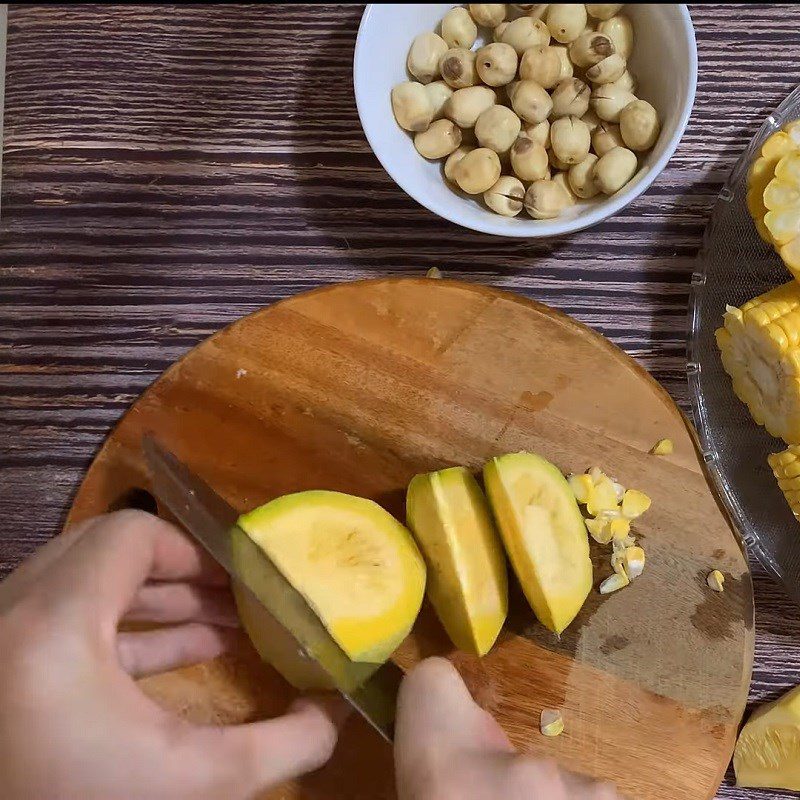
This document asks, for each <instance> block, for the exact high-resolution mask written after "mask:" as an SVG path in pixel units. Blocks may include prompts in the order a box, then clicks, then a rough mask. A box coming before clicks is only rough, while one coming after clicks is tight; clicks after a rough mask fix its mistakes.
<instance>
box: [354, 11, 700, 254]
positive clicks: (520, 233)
mask: <svg viewBox="0 0 800 800" xmlns="http://www.w3.org/2000/svg"><path fill="white" fill-rule="evenodd" d="M376 5H384V4H383V3H368V4H367V5H366V7H365V8H364V13H363V14H362V15H361V22H360V23H359V26H358V33H357V35H356V43H355V50H354V55H353V92H354V94H355V100H356V109H357V111H358V118H359V120H360V122H361V128H362V130H363V131H364V135H365V137H366V139H367V143H368V144H369V146H370V149H371V150H372V152H373V153H374V154H375V157H376V158H377V159H378V161H379V162H380V164H381V166H382V167H383V169H384V170H385V171H386V172H387V174H388V175H389V177H390V178H391V179H392V180H393V181H394V182H395V183H396V184H397V185H398V186H399V187H400V188H401V189H402V190H403V191H404V192H405V193H406V194H407V195H408V196H409V197H411V198H412V199H413V200H415V201H416V202H417V203H419V204H420V205H421V206H423V208H427V209H428V211H430V212H432V213H433V214H436V215H437V216H439V217H442V218H443V219H446V220H448V221H449V222H452V223H454V224H455V225H460V226H461V227H463V228H468V229H471V230H474V231H478V232H480V233H488V234H492V235H494V236H505V237H510V238H521V239H541V238H548V237H554V236H563V235H565V234H569V233H575V232H576V231H580V230H584V229H585V228H590V227H592V226H593V225H597V224H598V223H600V222H602V221H603V220H605V219H608V218H609V217H611V216H613V215H614V214H616V213H617V212H618V211H620V210H621V209H623V208H624V207H625V206H627V205H628V204H629V203H632V202H633V201H634V200H636V198H637V197H639V196H640V195H641V194H643V193H644V192H646V191H647V190H648V189H649V188H650V186H651V185H652V183H653V181H654V180H655V179H656V178H657V177H658V176H659V175H660V174H661V172H663V170H664V167H666V165H667V163H668V162H669V160H670V159H671V158H672V156H673V155H674V153H675V150H676V149H677V147H678V144H679V142H680V140H681V139H682V138H683V134H684V132H685V130H686V126H687V125H688V123H689V117H690V116H691V113H692V109H693V107H694V101H695V95H696V92H697V37H696V35H695V30H694V23H693V22H692V17H691V15H690V13H689V9H688V6H687V5H686V4H685V3H676V4H675V5H676V6H677V8H678V12H679V14H680V19H681V21H682V23H683V24H682V25H681V33H682V35H683V36H684V39H685V41H686V44H687V46H688V50H689V65H688V67H689V72H688V79H687V84H688V85H687V89H688V91H687V95H686V101H685V103H684V105H683V108H682V109H681V113H680V117H679V119H678V124H677V125H676V127H675V130H674V132H673V134H672V136H671V137H670V139H669V140H668V141H667V143H666V147H665V148H664V150H663V152H662V153H661V155H660V156H659V157H658V158H657V159H656V161H655V163H653V164H652V165H651V166H650V168H649V169H648V170H647V171H646V172H645V173H644V174H643V175H642V176H641V178H640V179H639V180H638V181H637V182H636V184H635V185H634V186H632V187H631V188H630V189H628V190H627V191H624V190H623V191H622V192H618V193H617V194H615V195H612V196H611V197H610V198H608V199H607V200H606V201H605V202H603V203H598V204H597V206H596V207H595V208H591V207H589V209H588V210H587V211H586V212H584V213H581V214H579V215H578V216H577V217H574V218H573V219H567V220H561V221H559V220H558V219H556V220H526V221H524V222H523V223H522V224H521V225H505V226H504V224H505V223H506V222H507V220H506V219H505V218H504V219H502V220H500V219H498V220H493V219H492V218H491V217H490V216H489V215H488V214H487V216H486V219H485V221H484V220H480V221H477V222H472V221H470V222H466V221H464V220H461V219H456V218H455V217H456V214H455V213H453V212H452V211H451V207H450V206H449V204H447V203H442V202H439V201H438V200H431V199H423V198H422V197H420V196H419V193H417V192H416V191H415V190H414V189H413V187H412V185H411V182H410V181H409V180H408V179H407V178H406V177H405V175H404V173H403V172H402V171H401V170H399V169H397V168H395V167H393V166H392V164H391V163H388V160H387V159H385V157H384V154H382V153H381V152H380V150H379V148H378V147H377V146H376V143H375V140H374V133H375V132H374V131H371V130H370V126H369V125H368V124H367V122H366V120H365V114H364V113H362V108H363V107H366V101H367V98H366V97H365V95H364V90H363V88H361V82H360V80H359V74H360V73H361V72H362V71H363V66H362V61H363V58H364V55H363V53H364V43H363V42H364V40H363V36H362V34H363V33H364V30H365V28H366V26H367V25H368V24H369V20H370V17H371V16H372V13H373V10H374V8H375V6H376Z"/></svg>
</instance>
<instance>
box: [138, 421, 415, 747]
mask: <svg viewBox="0 0 800 800" xmlns="http://www.w3.org/2000/svg"><path fill="white" fill-rule="evenodd" d="M142 450H143V452H144V456H145V460H146V462H147V465H148V467H149V469H150V473H151V476H152V481H153V493H154V494H155V496H156V497H157V498H158V499H159V500H161V502H162V503H164V505H165V506H166V507H167V508H168V509H169V510H170V511H171V512H172V513H173V514H174V515H175V517H176V518H177V519H178V521H179V522H180V523H181V524H182V525H183V526H184V527H185V528H186V530H187V531H188V532H189V533H190V534H191V535H192V536H193V537H194V538H195V539H196V540H197V541H198V542H200V544H202V545H203V547H205V549H206V550H208V552H209V553H210V554H211V555H212V557H213V558H214V559H215V560H216V561H217V562H218V563H219V564H220V565H222V567H223V568H224V569H225V571H226V572H227V573H228V574H229V575H230V576H231V578H232V579H233V580H234V581H236V582H237V583H238V585H239V588H240V589H241V588H242V587H243V590H244V591H246V592H249V594H250V597H249V598H248V600H254V601H255V602H257V603H259V605H260V606H261V607H262V609H264V610H265V612H266V616H265V615H264V614H262V615H261V616H262V617H263V618H264V621H265V626H264V630H263V631H261V632H260V633H262V635H264V636H266V637H268V640H269V650H270V652H271V653H273V654H274V655H275V659H274V660H273V662H272V663H273V666H274V667H275V668H276V669H277V670H278V671H279V672H281V674H283V675H284V677H287V679H289V676H287V674H286V671H285V670H286V664H287V663H289V662H291V661H294V662H295V664H296V663H297V660H298V658H297V657H298V656H300V657H301V658H304V660H306V659H307V663H305V665H304V671H305V672H306V673H307V674H312V675H313V674H315V673H316V675H317V676H318V677H319V678H321V681H320V683H321V685H326V684H327V685H330V686H334V687H336V689H338V690H339V692H340V693H341V694H342V695H343V696H344V697H345V699H346V700H347V701H348V702H349V703H350V704H351V705H352V706H353V707H354V708H355V709H356V710H357V711H358V712H359V713H360V714H361V715H362V716H363V717H364V718H365V719H366V720H367V721H368V722H369V723H370V724H371V725H372V726H373V727H374V728H375V729H376V730H377V731H378V732H379V733H380V734H381V735H382V736H383V737H384V738H385V739H387V740H388V741H391V740H392V736H393V728H394V716H395V708H396V704H397V691H398V689H399V686H400V681H401V680H402V677H403V671H402V670H401V669H400V668H399V667H397V666H396V665H395V664H393V663H392V662H390V661H389V662H386V663H385V664H383V665H382V666H380V667H377V665H375V664H364V663H358V662H355V661H351V660H350V658H349V657H348V656H347V654H346V653H345V652H344V651H343V650H342V649H341V648H340V647H339V645H338V644H337V643H336V641H335V640H334V639H333V637H332V636H331V635H330V633H328V631H327V629H326V628H325V626H324V625H323V624H322V622H321V621H320V619H319V617H318V616H317V615H316V614H315V613H314V611H313V610H312V609H311V607H310V606H309V605H308V603H307V602H306V600H305V598H304V597H303V596H302V595H301V594H300V593H299V592H298V591H297V590H296V589H295V588H294V587H293V586H292V585H291V584H290V583H289V582H288V581H287V580H286V578H284V577H283V575H282V574H281V573H280V571H279V570H278V568H277V567H276V566H275V565H274V564H273V563H272V561H271V560H270V559H269V557H268V556H267V555H266V553H264V551H263V550H262V549H261V548H260V547H258V545H256V544H255V542H253V541H252V540H251V539H250V537H249V536H248V535H247V534H246V533H245V532H244V531H243V530H242V529H241V528H239V527H238V526H237V525H236V521H237V519H238V518H239V514H238V513H237V512H236V510H235V509H234V508H232V507H231V506H230V505H229V504H228V503H227V502H226V501H225V500H224V499H223V498H222V497H220V496H219V495H218V494H217V493H216V492H215V491H214V490H213V489H212V488H211V487H210V486H209V485H208V484H207V483H205V482H204V481H203V480H202V479H201V478H199V477H198V476H197V475H194V474H193V473H192V472H191V471H190V470H189V468H188V467H187V466H186V465H185V464H183V463H182V462H181V461H179V460H178V459H177V458H176V457H175V456H174V455H173V454H172V453H170V452H169V451H168V450H166V449H165V448H164V447H162V446H161V445H160V444H159V443H158V442H157V441H156V440H155V438H154V437H153V436H152V435H150V434H145V435H144V436H143V437H142ZM234 540H235V542H234ZM234 545H235V549H236V554H235V557H234Z"/></svg>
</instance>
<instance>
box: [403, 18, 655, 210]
mask: <svg viewBox="0 0 800 800" xmlns="http://www.w3.org/2000/svg"><path fill="white" fill-rule="evenodd" d="M621 9H622V5H621V4H604V5H593V4H587V5H583V4H574V3H554V4H544V5H511V6H508V5H505V4H502V3H488V4H484V3H477V4H472V3H471V4H470V5H469V6H468V7H467V8H464V7H463V6H456V7H455V8H452V9H451V10H450V11H448V12H447V14H445V16H444V18H443V19H442V22H441V25H440V33H439V34H437V33H421V34H420V35H419V36H417V37H416V38H415V39H414V41H413V43H412V44H411V49H410V50H409V52H408V61H407V67H408V71H409V73H411V75H412V76H413V77H414V78H415V80H411V81H405V82H404V83H400V84H398V85H397V86H395V87H394V88H393V89H392V95H391V100H392V110H393V111H394V115H395V118H396V119H397V122H398V124H399V125H400V127H401V128H404V129H405V130H407V131H410V132H411V133H413V134H414V146H415V147H416V149H417V151H418V152H419V154H420V155H421V156H423V157H424V158H427V159H433V160H435V159H446V161H445V163H444V174H445V178H446V179H447V181H448V182H449V183H450V184H451V185H453V184H454V185H456V186H458V187H459V188H460V189H461V190H462V191H463V192H465V193H466V194H469V195H475V196H478V195H482V196H483V200H484V202H485V203H486V205H487V206H488V207H489V208H490V209H491V210H492V211H494V212H496V213H498V214H502V215H503V216H506V217H514V216H516V215H517V214H519V213H520V212H521V211H522V209H523V207H524V208H525V210H526V211H527V212H528V214H530V216H531V217H533V218H534V219H552V218H555V217H557V216H559V214H561V213H562V212H563V211H564V210H565V209H566V208H568V207H569V206H571V205H573V204H575V203H576V202H577V200H578V198H580V199H584V200H588V199H590V198H592V197H595V196H596V195H599V194H603V195H611V194H614V193H615V192H618V191H619V190H620V189H622V188H623V187H624V186H625V185H626V184H627V183H628V181H630V180H631V178H633V176H634V175H635V174H636V172H637V170H638V168H639V164H638V157H637V153H643V152H645V151H647V150H650V149H651V148H652V147H653V145H654V144H655V143H656V141H657V139H658V135H659V132H660V123H659V119H658V114H657V112H656V110H655V108H653V106H652V105H650V103H648V102H646V101H645V100H639V99H638V98H637V97H636V95H635V91H636V85H635V81H634V78H633V76H632V75H631V73H630V72H629V71H628V69H627V61H628V59H629V58H630V55H631V53H632V51H633V25H632V24H631V21H630V19H629V18H628V17H627V16H625V15H624V14H621V13H619V12H620V10H621ZM512 17H513V18H512ZM479 28H490V29H491V30H492V38H493V40H494V41H493V42H492V43H491V44H487V45H485V46H483V47H480V48H479V49H477V50H473V49H472V48H473V46H474V45H475V42H476V40H477V39H478V32H479Z"/></svg>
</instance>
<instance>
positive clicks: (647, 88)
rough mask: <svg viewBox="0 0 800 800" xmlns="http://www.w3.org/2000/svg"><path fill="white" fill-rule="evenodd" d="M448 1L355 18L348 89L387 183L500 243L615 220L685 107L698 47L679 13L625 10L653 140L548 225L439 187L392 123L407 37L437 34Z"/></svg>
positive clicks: (678, 125) (650, 175) (665, 155)
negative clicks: (637, 161) (622, 180)
mask: <svg viewBox="0 0 800 800" xmlns="http://www.w3.org/2000/svg"><path fill="white" fill-rule="evenodd" d="M452 7H453V5H452V4H448V3H415V4H394V3H392V4H381V3H371V4H370V5H368V6H367V7H366V9H365V11H364V16H363V17H362V18H361V26H360V27H359V30H358V39H357V40H356V49H355V59H354V63H353V83H354V85H355V94H356V105H357V106H358V114H359V117H360V118H361V124H362V125H363V127H364V133H366V135H367V140H368V141H369V143H370V146H371V147H372V149H373V151H374V152H375V155H376V156H377V157H378V159H379V160H380V162H381V164H382V165H383V167H384V169H385V170H386V171H387V172H388V173H389V175H391V176H392V178H393V179H394V180H395V181H396V182H397V183H398V184H399V186H400V187H401V188H402V189H404V190H405V191H406V192H407V193H408V194H410V195H411V197H413V198H414V199H415V200H416V201H417V202H418V203H421V204H422V205H423V206H425V207H426V208H428V209H430V210H431V211H433V212H434V213H435V214H438V215H439V216H440V217H444V218H445V219H449V220H450V221H451V222H455V223H457V224H458V225H463V226H464V227H466V228H472V229H473V230H476V231H482V232H484V233H493V234H497V235H499V236H520V237H545V236H559V235H562V234H565V233H571V232H572V231H577V230H581V229H582V228H588V227H589V226H591V225H596V224H597V223H598V222H601V221H602V220H604V219H606V218H607V217H610V216H611V215H612V214H616V212H617V211H619V210H620V209H621V208H623V207H624V206H626V205H628V203H630V202H631V201H632V200H634V199H635V198H637V197H638V196H639V195H640V194H641V193H642V192H644V191H645V189H647V187H648V186H650V184H651V183H652V182H653V180H655V178H656V176H657V175H658V174H659V173H660V172H661V170H662V169H664V167H665V165H666V163H667V161H669V159H670V157H671V156H672V154H673V153H674V152H675V148H676V147H677V146H678V142H679V141H680V138H681V136H682V135H683V131H684V129H685V128H686V123H687V122H688V120H689V114H690V113H691V110H692V104H693V103H694V94H695V88H696V86H697V46H696V43H695V38H694V27H693V25H692V20H691V17H690V16H689V12H688V10H687V8H686V6H685V5H677V4H670V5H662V4H657V3H652V4H650V3H641V4H640V3H632V4H630V5H627V6H625V9H624V13H625V14H628V15H629V16H630V18H631V20H632V21H633V25H634V36H635V38H634V53H633V57H632V58H631V63H630V66H631V72H632V73H633V74H634V75H635V77H636V80H637V83H638V88H637V91H636V93H637V96H639V97H641V98H642V99H644V100H648V101H649V102H650V103H652V104H653V105H654V106H655V108H656V109H657V110H658V113H659V116H660V117H661V121H662V130H661V136H660V137H659V139H658V142H657V143H656V146H655V147H654V148H653V150H651V151H650V152H649V153H647V154H646V155H645V157H644V160H643V166H642V168H641V169H640V170H639V172H638V174H637V175H636V176H635V177H634V179H633V180H632V181H631V182H630V183H629V184H628V185H627V186H625V187H624V188H623V189H622V190H620V191H619V192H617V194H615V195H612V196H611V197H608V198H603V199H598V198H593V199H592V200H587V201H583V202H581V203H578V204H577V205H575V206H573V207H571V208H570V209H568V210H567V211H565V212H564V213H563V214H562V215H561V216H560V217H558V218H557V219H552V220H533V219H530V218H529V217H528V216H527V215H526V214H525V213H524V212H523V213H522V214H520V216H518V217H513V218H508V217H501V216H500V215H499V214H495V213H493V212H491V211H489V210H487V209H486V208H485V207H484V206H483V205H482V203H481V202H476V201H475V200H474V199H471V198H469V197H467V196H466V195H462V194H459V193H457V192H455V191H454V190H453V189H451V188H450V187H449V186H447V185H446V184H445V181H444V176H443V173H442V167H441V164H439V163H436V162H430V161H426V160H425V159H424V158H422V156H420V155H419V153H417V151H416V150H415V149H414V143H413V141H412V139H411V136H410V135H409V134H408V133H406V131H404V130H402V129H401V128H400V127H399V125H398V124H397V122H396V121H395V119H394V115H393V114H392V106H391V101H390V93H391V90H392V87H393V86H394V85H395V84H397V83H400V82H401V81H405V80H408V79H409V78H408V74H407V73H406V56H407V54H408V48H409V47H410V45H411V41H412V39H413V38H414V37H415V36H416V35H417V34H418V33H422V32H423V31H433V30H436V27H437V25H438V24H439V21H440V20H441V18H442V17H443V16H444V14H445V13H446V12H447V11H448V10H449V9H450V8H452Z"/></svg>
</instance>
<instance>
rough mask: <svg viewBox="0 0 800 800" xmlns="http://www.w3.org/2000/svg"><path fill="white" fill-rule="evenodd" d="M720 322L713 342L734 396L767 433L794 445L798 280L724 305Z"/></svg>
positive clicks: (798, 398) (799, 351) (799, 410)
mask: <svg viewBox="0 0 800 800" xmlns="http://www.w3.org/2000/svg"><path fill="white" fill-rule="evenodd" d="M723 325H724V327H722V328H719V329H718V330H717V332H716V337H717V346H718V347H719V349H720V354H721V357H722V365H723V367H724V368H725V371H726V372H727V373H728V375H730V376H731V379H732V381H733V390H734V392H735V393H736V396H737V397H738V398H739V399H740V400H741V401H742V402H743V403H745V404H746V405H747V407H748V409H749V410H750V414H751V415H752V417H753V419H754V420H755V421H756V422H757V423H758V424H759V425H764V426H765V427H766V429H767V430H768V431H769V432H770V433H771V434H772V435H773V436H779V437H780V438H781V439H783V440H784V441H785V442H786V443H787V444H800V284H798V283H796V282H795V281H790V282H789V283H786V284H784V285H783V286H778V287H777V288H776V289H772V290H771V291H769V292H767V293H766V294H763V295H761V296H760V297H756V298H754V299H752V300H750V301H749V302H747V303H745V304H744V305H743V306H742V307H741V308H731V309H729V310H728V311H727V312H726V313H725V314H724V316H723Z"/></svg>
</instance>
